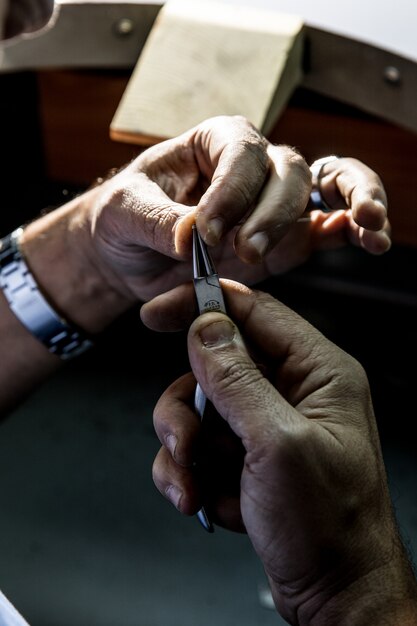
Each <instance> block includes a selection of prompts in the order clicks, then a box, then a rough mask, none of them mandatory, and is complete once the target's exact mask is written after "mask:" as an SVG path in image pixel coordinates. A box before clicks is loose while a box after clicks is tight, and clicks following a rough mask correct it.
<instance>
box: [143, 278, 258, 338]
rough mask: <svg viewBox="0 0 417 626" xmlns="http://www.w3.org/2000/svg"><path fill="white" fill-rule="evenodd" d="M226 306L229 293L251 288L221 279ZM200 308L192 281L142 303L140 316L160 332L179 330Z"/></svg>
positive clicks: (188, 322) (151, 327)
mask: <svg viewBox="0 0 417 626" xmlns="http://www.w3.org/2000/svg"><path fill="white" fill-rule="evenodd" d="M221 284H222V289H223V292H224V297H225V302H226V307H228V303H229V295H230V293H234V292H241V291H242V292H245V291H247V292H250V290H249V289H248V288H247V287H245V286H244V285H241V284H240V283H237V282H235V281H232V280H225V279H222V280H221ZM197 315H198V309H197V303H196V298H195V291H194V287H193V285H192V283H191V282H189V283H185V284H183V285H180V286H178V287H176V288H175V289H172V290H171V291H167V292H165V293H162V294H160V295H159V296H156V297H155V298H153V299H152V300H150V301H149V302H146V303H145V304H143V305H142V308H141V310H140V316H141V320H142V322H143V323H144V324H145V326H147V327H148V328H150V329H151V330H155V331H158V332H177V331H180V330H184V329H186V328H188V327H189V326H190V324H191V322H192V321H193V320H194V319H195V318H196V317H197Z"/></svg>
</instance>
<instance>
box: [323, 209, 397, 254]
mask: <svg viewBox="0 0 417 626" xmlns="http://www.w3.org/2000/svg"><path fill="white" fill-rule="evenodd" d="M390 234H391V227H390V224H389V221H388V220H386V221H385V224H384V227H383V228H382V229H381V230H379V231H372V230H366V229H365V228H363V227H361V226H359V225H358V224H357V223H356V222H355V221H354V219H353V217H352V212H351V211H343V210H339V211H334V212H333V213H331V214H324V213H322V212H321V211H312V212H311V236H312V244H313V248H315V249H321V250H325V249H333V248H338V247H341V246H344V245H346V242H347V241H349V242H350V243H351V244H353V245H354V246H358V247H362V248H364V249H365V250H366V251H367V252H369V253H370V254H374V255H379V254H383V253H385V252H387V251H388V250H389V249H390V247H391V236H390Z"/></svg>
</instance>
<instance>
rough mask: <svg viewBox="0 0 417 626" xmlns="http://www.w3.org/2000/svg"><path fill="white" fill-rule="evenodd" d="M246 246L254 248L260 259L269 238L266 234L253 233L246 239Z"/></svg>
mask: <svg viewBox="0 0 417 626" xmlns="http://www.w3.org/2000/svg"><path fill="white" fill-rule="evenodd" d="M248 244H249V245H250V246H252V248H255V250H256V252H257V253H258V254H259V256H260V257H263V255H264V254H265V251H266V249H267V248H268V244H269V238H268V236H267V235H266V233H255V234H254V235H252V236H251V237H249V239H248Z"/></svg>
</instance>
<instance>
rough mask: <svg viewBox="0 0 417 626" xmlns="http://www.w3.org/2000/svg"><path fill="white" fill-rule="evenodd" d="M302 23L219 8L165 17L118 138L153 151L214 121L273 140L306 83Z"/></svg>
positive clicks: (184, 1)
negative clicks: (235, 121)
mask: <svg viewBox="0 0 417 626" xmlns="http://www.w3.org/2000/svg"><path fill="white" fill-rule="evenodd" d="M302 51H303V21H302V19H301V18H300V17H298V16H295V15H288V14H282V13H279V12H275V11H266V10H261V9H256V8H253V7H252V8H249V7H237V6H231V5H226V4H221V3H217V2H204V1H197V2H193V1H192V0H170V1H168V2H167V3H166V4H165V5H164V7H163V8H162V9H161V11H160V13H159V15H158V17H157V19H156V21H155V24H154V26H153V28H152V29H151V32H150V34H149V37H148V39H147V41H146V43H145V46H144V48H143V50H142V53H141V55H140V57H139V60H138V62H137V64H136V67H135V69H134V71H133V73H132V76H131V79H130V81H129V83H128V85H127V88H126V91H125V93H124V95H123V97H122V99H121V101H120V104H119V106H118V108H117V111H116V113H115V115H114V118H113V120H112V123H111V128H110V134H111V136H112V138H114V139H117V140H121V141H133V142H136V143H140V144H145V145H146V144H150V143H154V142H156V141H158V140H161V139H165V138H169V137H173V136H176V135H178V134H180V133H182V132H184V131H185V130H187V129H188V128H191V127H192V126H194V125H196V124H198V123H199V122H201V121H202V120H204V119H206V118H209V117H212V116H214V115H223V114H226V115H234V114H240V115H244V116H245V117H247V118H248V119H249V120H250V121H251V122H253V124H254V125H255V126H257V127H258V128H260V129H261V130H263V131H264V132H268V130H269V129H270V128H271V127H272V125H273V123H274V122H275V121H276V119H277V116H278V115H279V113H280V111H281V110H282V109H283V107H284V106H285V104H286V102H287V101H288V99H289V97H290V95H291V93H292V92H293V90H294V88H295V87H296V86H297V85H298V84H299V83H300V82H301V79H302Z"/></svg>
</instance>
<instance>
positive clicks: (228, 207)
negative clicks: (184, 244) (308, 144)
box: [194, 116, 269, 245]
mask: <svg viewBox="0 0 417 626" xmlns="http://www.w3.org/2000/svg"><path fill="white" fill-rule="evenodd" d="M194 144H195V151H196V155H197V159H198V161H199V162H200V164H201V165H200V169H201V170H202V171H203V172H204V170H208V169H210V168H212V170H213V172H212V175H211V183H210V185H209V187H208V189H207V191H206V192H205V193H204V195H203V196H202V197H201V199H200V202H199V203H198V206H197V227H198V229H199V231H200V233H201V235H202V237H203V239H204V240H205V241H206V243H207V244H209V245H216V244H217V243H219V241H220V239H221V238H222V237H223V235H225V234H226V233H227V232H228V231H229V230H230V229H231V228H232V227H233V226H235V225H236V224H237V223H238V222H239V221H240V220H241V219H242V218H243V217H244V216H245V215H246V213H247V212H248V211H249V210H250V209H251V207H252V205H253V203H254V202H255V200H256V198H257V197H258V195H259V192H260V190H261V188H262V186H263V184H264V182H265V179H266V177H267V175H268V170H269V158H268V154H267V145H268V143H267V141H266V139H265V138H264V137H263V136H262V135H261V134H260V133H259V132H258V131H257V130H256V129H255V128H254V126H252V124H250V123H249V122H248V121H247V120H246V119H245V118H243V117H240V116H236V117H233V118H228V117H222V116H220V117H218V118H214V119H212V120H208V121H207V122H205V123H204V124H201V125H200V126H199V127H198V129H197V132H196V135H195V141H194Z"/></svg>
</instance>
